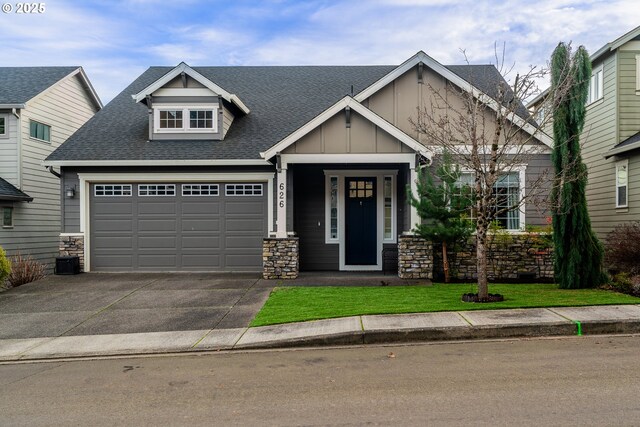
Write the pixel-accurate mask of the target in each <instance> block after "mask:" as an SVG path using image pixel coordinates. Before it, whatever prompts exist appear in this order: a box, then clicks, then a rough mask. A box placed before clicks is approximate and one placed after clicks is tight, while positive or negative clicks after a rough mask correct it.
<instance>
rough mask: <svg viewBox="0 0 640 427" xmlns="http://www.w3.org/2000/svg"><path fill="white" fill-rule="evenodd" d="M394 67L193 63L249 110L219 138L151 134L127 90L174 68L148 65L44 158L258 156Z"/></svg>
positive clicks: (475, 70)
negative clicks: (165, 137)
mask: <svg viewBox="0 0 640 427" xmlns="http://www.w3.org/2000/svg"><path fill="white" fill-rule="evenodd" d="M395 68H396V66H391V65H388V66H385V65H378V66H269V67H266V66H263V67H193V69H194V70H196V71H197V72H199V73H200V74H202V75H203V76H205V77H206V78H208V79H210V80H211V81H213V82H215V83H216V84H217V85H219V86H221V87H222V88H224V89H225V90H228V91H230V92H233V93H235V94H236V95H237V96H238V97H239V98H240V99H242V101H243V102H244V103H245V104H246V105H247V106H248V107H249V108H250V109H251V112H250V113H249V114H248V115H246V116H242V117H238V118H236V119H235V120H234V122H233V124H232V126H231V127H230V129H229V131H228V133H227V134H226V136H225V138H224V140H223V141H210V140H200V141H195V140H156V141H149V127H148V126H149V124H148V112H147V107H146V106H145V105H143V104H142V103H136V102H135V101H134V100H133V99H132V98H131V95H132V94H135V93H138V92H140V91H141V90H143V89H144V88H145V87H147V86H149V85H150V84H151V83H153V82H154V81H155V80H157V79H159V78H160V77H162V76H163V75H164V74H166V73H168V72H169V71H170V70H171V69H172V67H151V68H149V69H148V70H147V71H145V72H144V73H143V74H142V75H141V76H140V77H138V78H137V79H136V80H135V81H134V82H133V83H132V84H131V85H129V86H128V87H127V88H126V89H124V90H123V91H122V92H121V93H120V94H119V95H118V96H116V97H115V98H114V99H113V100H112V101H111V102H110V103H109V104H108V105H107V106H105V107H104V108H103V109H102V110H101V111H99V112H98V113H97V114H96V115H95V116H94V117H93V118H91V119H90V120H89V121H88V122H87V123H86V124H85V125H84V126H83V127H81V128H80V129H79V130H78V131H77V132H76V133H75V134H73V135H72V136H71V137H70V138H69V139H68V140H67V141H66V142H65V143H64V144H63V145H62V146H60V147H59V148H58V149H57V150H56V151H54V152H53V153H52V154H51V155H50V156H49V157H48V158H47V160H46V161H69V160H73V161H96V160H207V159H220V160H230V159H239V160H240V159H245V160H246V159H260V152H261V151H265V150H267V149H268V148H269V147H271V146H272V145H274V144H276V143H277V142H279V141H280V140H282V139H283V138H285V137H286V136H287V135H289V134H291V133H292V132H293V131H295V130H296V129H298V128H299V127H301V126H303V125H304V124H305V123H307V122H308V121H310V120H311V119H313V118H314V117H316V116H317V115H318V114H320V113H321V112H323V111H324V110H325V109H327V108H329V107H330V106H331V105H333V104H334V103H335V102H337V101H338V100H340V99H341V98H342V97H344V96H345V95H349V94H352V93H355V94H357V93H358V92H360V91H362V90H363V89H365V88H367V87H368V86H370V85H371V84H373V83H374V82H376V81H377V80H379V79H380V78H382V77H383V76H385V75H386V74H388V73H389V72H391V71H392V70H394V69H395ZM449 68H450V69H451V71H453V72H454V73H456V74H457V75H459V76H460V77H463V78H465V79H466V78H471V77H473V79H472V80H471V82H472V83H473V84H474V85H475V86H476V87H478V88H479V89H480V90H482V91H484V92H485V93H487V94H489V95H491V93H493V92H495V87H496V85H497V83H498V82H499V80H495V79H502V77H501V76H500V74H499V73H498V72H497V70H496V69H495V67H493V66H491V65H486V66H464V65H462V66H452V67H449ZM489 68H491V69H493V70H495V72H494V71H489V70H488V69H489ZM476 76H477V79H476ZM522 108H523V109H524V107H522ZM525 112H526V109H525Z"/></svg>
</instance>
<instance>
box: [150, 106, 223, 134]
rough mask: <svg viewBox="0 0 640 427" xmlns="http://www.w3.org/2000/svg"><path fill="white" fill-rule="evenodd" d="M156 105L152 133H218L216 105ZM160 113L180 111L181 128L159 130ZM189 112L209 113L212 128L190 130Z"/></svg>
mask: <svg viewBox="0 0 640 427" xmlns="http://www.w3.org/2000/svg"><path fill="white" fill-rule="evenodd" d="M161 105H162V106H160V104H158V105H157V106H154V107H153V132H154V133H218V109H219V106H218V105H217V104H201V105H169V104H167V105H165V104H161ZM160 111H182V127H181V128H161V127H160ZM191 111H211V112H212V116H213V127H212V128H211V129H208V128H191V127H189V124H190V120H189V112H191Z"/></svg>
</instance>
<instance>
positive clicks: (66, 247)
mask: <svg viewBox="0 0 640 427" xmlns="http://www.w3.org/2000/svg"><path fill="white" fill-rule="evenodd" d="M58 249H59V252H60V256H78V257H79V258H80V271H84V234H61V235H60V247H59V248H58Z"/></svg>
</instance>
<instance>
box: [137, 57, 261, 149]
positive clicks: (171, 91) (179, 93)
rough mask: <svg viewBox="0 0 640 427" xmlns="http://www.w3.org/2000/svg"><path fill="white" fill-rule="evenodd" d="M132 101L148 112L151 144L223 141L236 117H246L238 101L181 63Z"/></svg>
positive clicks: (243, 106)
mask: <svg viewBox="0 0 640 427" xmlns="http://www.w3.org/2000/svg"><path fill="white" fill-rule="evenodd" d="M132 97H133V99H134V100H135V101H136V102H142V103H144V104H145V105H146V106H147V108H148V109H149V139H150V140H163V139H165V140H168V139H171V140H176V139H190V140H193V139H200V140H202V139H210V140H222V139H224V136H225V135H226V133H227V131H228V130H229V127H230V126H231V124H232V123H233V120H234V118H235V117H237V116H240V115H245V114H249V109H248V108H247V106H246V105H245V104H244V103H243V102H242V101H241V100H240V98H238V97H237V96H236V95H234V94H232V93H229V92H227V91H226V90H225V89H223V88H222V87H220V86H218V85H217V84H215V83H214V82H212V81H211V80H209V79H208V78H207V77H205V76H204V75H202V74H201V73H199V72H198V71H196V70H194V69H193V68H191V67H189V66H188V65H187V64H185V63H184V62H181V63H180V64H179V65H178V66H177V67H175V68H173V69H172V70H171V71H169V72H168V73H167V74H165V75H163V76H162V77H161V78H159V79H158V80H156V81H155V82H153V83H151V84H150V85H149V86H147V87H146V88H144V89H143V90H142V91H140V92H139V93H137V94H135V95H132Z"/></svg>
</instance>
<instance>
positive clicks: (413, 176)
mask: <svg viewBox="0 0 640 427" xmlns="http://www.w3.org/2000/svg"><path fill="white" fill-rule="evenodd" d="M409 168H410V169H411V173H410V174H409V180H410V182H409V185H410V186H411V193H413V194H414V195H416V194H418V183H417V181H418V171H417V170H416V164H415V163H413V164H410V165H409ZM409 208H410V209H411V210H410V213H411V216H410V220H409V221H410V224H409V229H408V230H406V231H409V232H410V231H411V230H413V227H415V226H416V224H418V223H419V222H420V217H419V216H418V209H417V208H416V207H415V206H413V205H412V204H409Z"/></svg>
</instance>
